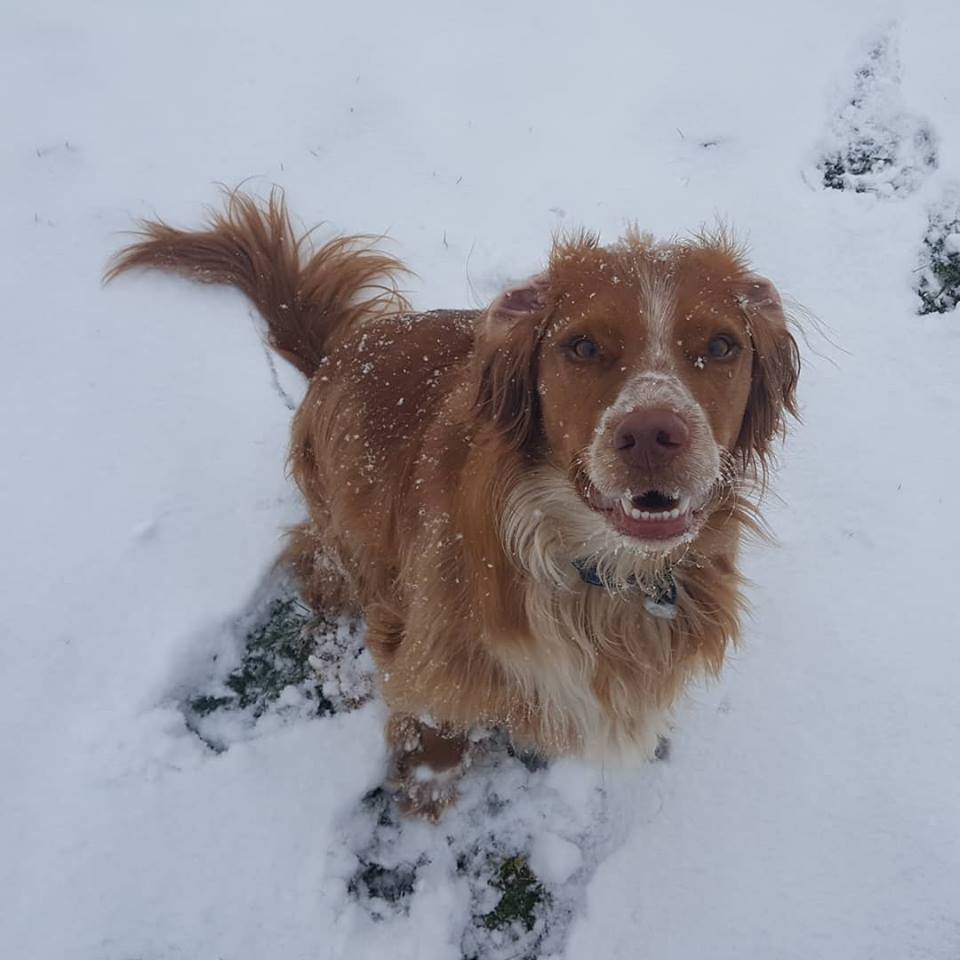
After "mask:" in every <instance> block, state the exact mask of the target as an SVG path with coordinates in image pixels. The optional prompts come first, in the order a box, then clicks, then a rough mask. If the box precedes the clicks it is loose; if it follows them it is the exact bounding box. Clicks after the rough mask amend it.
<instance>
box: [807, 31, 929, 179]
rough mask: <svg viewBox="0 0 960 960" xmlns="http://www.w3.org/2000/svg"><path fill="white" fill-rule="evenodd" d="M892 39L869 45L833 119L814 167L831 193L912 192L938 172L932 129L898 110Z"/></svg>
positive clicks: (898, 72) (899, 101)
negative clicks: (847, 92) (928, 175)
mask: <svg viewBox="0 0 960 960" xmlns="http://www.w3.org/2000/svg"><path fill="white" fill-rule="evenodd" d="M900 76H901V67H900V58H899V55H898V53H897V48H896V36H895V35H893V34H891V35H889V36H884V37H882V38H881V39H880V40H879V41H877V42H876V43H874V44H873V45H872V46H871V48H870V49H869V51H868V52H867V56H866V59H865V62H864V63H863V64H862V65H861V66H860V68H859V69H858V70H857V72H856V75H855V77H854V83H853V90H852V91H851V92H850V94H849V95H848V96H847V98H846V99H845V101H844V103H843V104H842V105H841V107H840V109H839V110H838V111H837V113H836V114H835V116H834V117H833V119H832V121H831V124H830V132H829V134H828V136H827V138H826V141H825V143H824V145H823V150H824V152H823V156H822V159H821V160H820V162H819V164H818V167H819V169H820V172H821V174H822V178H823V181H822V182H823V185H824V187H827V188H828V189H831V190H852V191H854V192H855V193H873V194H876V195H877V196H880V197H891V196H897V195H905V194H908V193H912V192H913V191H914V190H916V189H917V188H918V187H919V186H920V184H921V183H922V181H923V179H924V178H925V177H926V175H927V174H928V173H929V172H930V171H931V170H932V169H934V168H935V167H936V166H937V143H936V137H935V135H934V132H933V128H932V127H931V126H930V124H929V123H928V122H927V120H926V119H924V118H923V117H920V116H918V115H917V114H914V113H913V112H911V111H910V110H908V109H907V108H906V107H905V105H904V104H903V100H902V96H901V92H900Z"/></svg>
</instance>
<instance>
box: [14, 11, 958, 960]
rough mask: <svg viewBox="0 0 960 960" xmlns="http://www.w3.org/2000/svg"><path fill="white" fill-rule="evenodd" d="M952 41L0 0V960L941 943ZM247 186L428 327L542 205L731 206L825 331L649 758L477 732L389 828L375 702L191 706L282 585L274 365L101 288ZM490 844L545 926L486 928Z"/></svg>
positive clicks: (576, 218) (228, 310)
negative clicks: (742, 604) (492, 741)
mask: <svg viewBox="0 0 960 960" xmlns="http://www.w3.org/2000/svg"><path fill="white" fill-rule="evenodd" d="M958 34H960V4H957V3H955V2H952V0H910V2H907V0H903V2H900V3H896V2H890V0H844V2H841V3H826V2H822V0H820V2H809V3H803V4H793V5H785V4H771V3H765V2H762V0H732V2H730V3H725V4H719V3H707V2H705V0H697V2H695V3H693V4H680V5H673V6H671V5H668V4H658V5H651V4H639V3H635V2H626V0H621V2H600V3H591V4H587V3H573V2H570V0H550V2H546V0H533V2H530V3H525V4H512V3H505V2H503V0H491V2H486V3H479V2H473V3H469V2H463V0H446V2H443V3H440V2H420V3H414V4H397V3H389V2H386V0H374V2H371V3H367V4H354V5H352V6H351V5H348V4H318V3H308V2H306V0H300V2H286V0H279V2H273V3H269V4H267V3H263V2H248V0H234V2H231V3H216V2H214V3H208V4H197V3H189V2H185V0H171V2H167V3H163V4H136V3H129V2H127V3H125V2H120V0H102V2H96V3H93V2H86V3H82V2H81V3H67V2H65V0H29V2H28V0H6V2H5V3H4V4H3V5H2V7H0V89H2V90H3V94H2V108H0V119H2V130H3V137H2V144H0V177H2V183H3V201H2V204H0V210H2V216H0V293H2V297H0V302H2V304H3V311H4V316H3V321H2V323H3V326H2V331H3V333H2V344H3V346H2V350H0V450H2V451H3V456H2V457H0V533H2V540H0V583H2V584H3V601H2V603H0V778H2V779H0V782H2V787H0V957H3V958H4V960H61V958H78V960H174V958H176V960H207V958H210V960H213V958H223V960H263V958H277V960H281V958H282V960H315V958H325V957H350V958H367V957H381V956H391V957H399V958H411V960H414V958H415V960H447V958H450V960H459V958H470V957H474V956H476V957H481V958H485V960H486V958H500V960H502V958H507V957H513V958H523V957H535V956H556V957H561V956H562V957H569V958H590V960H597V958H615V957H622V958H630V960H637V958H651V960H704V958H711V960H712V958H730V960H753V958H757V960H768V958H797V960H811V958H817V960H821V958H830V960H859V958H865V960H866V958H870V960H907V958H922V960H941V958H942V960H957V958H958V957H960V693H958V691H960V633H958V626H957V612H956V610H957V575H958V562H957V559H956V549H955V544H956V542H957V539H958V536H960V522H958V515H960V489H958V486H957V484H956V477H957V476H958V474H960V452H958V450H960V447H958V443H957V439H958V436H960V430H958V423H960V420H958V415H960V381H958V376H957V369H958V365H960V311H958V310H956V309H955V310H953V311H952V312H947V313H943V314H940V313H936V312H934V313H928V314H925V315H920V314H919V313H918V311H919V309H920V307H921V301H920V299H919V297H918V295H917V292H916V288H917V286H918V283H919V282H920V280H918V278H922V277H927V280H928V281H929V280H930V277H929V275H928V273H929V267H928V266H927V267H926V271H927V272H925V263H924V261H923V259H922V258H923V256H924V253H923V251H924V249H927V248H925V247H924V246H923V243H922V241H923V238H924V236H925V235H926V234H927V232H928V229H930V225H931V224H937V223H947V224H949V223H954V224H956V221H957V217H956V213H957V211H956V208H955V204H956V197H957V196H960V194H958V193H957V188H956V182H957V181H960V73H958V68H957V63H956V57H957V36H958ZM864 158H866V159H864ZM244 178H252V179H250V180H248V183H247V186H248V188H249V189H251V190H254V191H266V190H267V189H268V188H269V186H270V185H271V184H273V183H277V184H280V185H282V186H283V187H284V188H285V189H286V190H287V194H288V199H289V201H290V204H291V206H292V208H293V209H294V211H295V212H296V213H297V214H299V215H300V216H301V217H302V218H303V219H304V220H305V221H306V222H307V223H308V224H312V223H313V222H315V221H318V220H325V221H326V223H327V226H326V227H325V228H324V229H326V230H328V231H330V232H333V231H335V230H346V231H369V232H379V231H386V232H388V233H389V235H390V237H391V238H392V247H391V249H392V250H393V252H396V253H397V254H398V255H400V256H402V257H403V258H405V259H406V260H407V261H408V262H409V263H410V265H411V266H412V267H413V269H414V270H415V271H416V272H417V274H418V279H417V280H416V281H415V282H414V283H413V285H412V286H413V289H412V291H411V293H412V296H413V299H414V301H415V303H416V304H417V305H418V306H422V307H432V306H457V305H465V304H472V303H478V302H483V301H484V300H486V299H487V298H489V297H490V296H491V294H492V293H493V292H495V291H496V290H497V289H498V288H499V287H500V285H501V284H502V283H504V282H505V281H507V280H508V279H511V278H515V277H519V276H524V275H527V274H529V273H530V272H531V271H532V270H534V269H535V268H536V267H537V266H538V265H539V264H541V263H542V259H543V257H544V255H545V253H546V250H547V248H548V244H549V240H550V236H551V233H552V232H553V231H554V230H556V229H557V228H558V227H563V226H567V225H581V224H582V225H585V226H589V227H592V228H596V229H599V230H600V231H602V232H603V234H604V236H605V237H607V238H613V237H614V236H616V235H617V233H618V232H619V231H620V229H621V228H622V226H623V225H624V223H625V222H626V221H627V220H631V219H636V220H637V221H639V223H640V224H641V226H642V227H644V228H645V229H649V230H652V231H654V232H656V233H658V234H661V235H669V234H672V233H676V232H684V231H688V230H691V229H693V228H696V227H697V226H698V225H699V224H700V223H701V222H703V221H711V220H713V218H715V217H717V216H720V217H723V218H725V219H727V220H729V221H730V222H731V223H733V224H734V225H735V226H736V227H737V228H738V230H739V231H740V232H741V233H742V234H743V235H745V236H746V237H747V238H748V239H749V241H750V245H751V249H752V251H753V259H754V262H755V264H756V266H757V268H758V269H760V270H761V271H762V272H764V273H766V274H768V275H769V276H771V277H772V278H773V279H774V280H775V281H776V282H777V283H778V284H779V285H780V287H781V288H782V289H783V290H784V291H785V292H786V293H787V294H788V295H789V296H791V297H792V298H794V300H796V301H797V302H798V303H799V304H802V305H803V307H805V308H806V310H807V311H808V312H809V314H812V315H815V316H816V317H817V318H819V322H818V323H815V322H813V320H812V318H809V317H808V318H807V320H806V330H807V335H808V344H807V347H806V349H805V361H806V365H805V369H804V373H803V378H802V381H801V393H802V400H803V412H804V424H803V426H802V427H801V428H798V429H796V430H795V431H794V434H793V436H792V437H791V439H790V442H789V444H788V445H787V447H786V450H785V454H784V457H783V465H782V469H781V470H780V472H779V475H778V477H777V480H776V482H775V485H774V487H775V490H776V492H777V493H778V494H779V496H780V498H781V499H780V500H777V499H773V498H772V499H771V500H770V502H769V504H768V506H767V516H768V518H769V520H770V522H771V525H772V526H773V528H774V529H775V531H776V533H777V534H778V536H779V541H780V542H779V545H778V546H776V547H770V546H764V547H761V546H756V547H753V548H752V549H751V550H750V552H749V554H748V557H747V567H748V572H749V573H750V575H751V576H752V578H753V580H754V586H753V588H752V599H753V604H754V615H753V617H752V620H751V622H750V624H749V627H748V630H747V636H746V642H745V644H744V646H743V649H742V651H741V652H740V653H739V654H738V655H737V656H736V657H735V658H734V659H733V660H732V662H731V663H730V666H729V668H728V669H727V671H726V672H725V674H724V676H723V678H722V680H721V681H720V682H718V683H716V684H714V685H711V686H710V687H709V688H704V689H700V690H697V691H695V692H694V693H693V695H692V696H691V697H690V698H689V700H688V701H687V702H686V703H685V704H684V705H683V706H682V707H681V709H679V710H678V711H677V715H676V729H675V734H674V737H673V742H672V749H671V752H670V755H669V758H668V759H666V760H665V761H663V762H659V763H656V764H652V765H650V766H649V767H648V768H646V769H642V770H638V771H633V772H628V773H625V772H617V771H610V770H608V771H597V770H593V769H590V768H587V767H583V766H580V765H578V764H575V763H560V764H555V765H553V766H552V767H550V768H548V769H529V768H528V767H527V766H525V765H524V764H523V763H521V762H520V760H519V759H516V758H512V757H510V756H508V755H507V754H506V753H505V752H504V750H503V749H502V747H500V746H497V745H494V746H492V747H491V748H490V751H489V754H488V759H487V760H486V761H484V763H482V764H481V765H480V768H479V769H477V770H476V771H475V772H474V775H473V776H472V777H471V779H470V780H469V781H468V785H467V792H466V796H465V797H464V801H463V803H462V805H461V806H460V808H459V809H458V810H457V811H456V812H455V813H454V814H453V815H452V816H451V817H450V818H449V819H448V820H446V821H444V823H442V824H441V825H440V826H439V827H430V826H427V825H424V824H397V823H396V822H395V821H394V820H393V819H392V818H391V816H390V815H389V813H388V812H385V811H384V810H383V808H382V805H381V803H380V799H379V798H378V796H377V794H376V793H371V792H370V791H372V790H373V788H375V787H376V786H377V784H378V782H379V778H380V776H381V773H382V769H383V763H384V757H383V748H382V745H381V724H382V719H383V712H382V709H381V708H380V707H379V706H378V704H377V703H376V702H375V701H368V702H366V703H365V704H364V705H362V706H360V707H359V708H357V709H346V708H343V709H338V710H337V711H336V712H335V713H333V715H329V716H323V717H317V716H315V713H316V711H315V709H312V708H311V705H310V703H309V702H308V701H306V700H305V699H304V695H303V691H302V690H298V689H294V688H290V689H288V690H286V691H285V692H284V693H283V694H282V695H281V697H280V698H279V700H277V701H276V702H275V703H274V704H272V705H271V706H270V707H269V708H268V709H266V710H265V712H263V714H262V716H260V718H259V719H258V720H255V719H254V718H253V715H252V713H251V710H250V709H248V710H247V711H245V712H244V711H239V710H238V711H233V712H231V711H230V710H221V711H220V712H219V714H218V715H217V716H213V717H207V718H205V719H202V721H201V720H198V719H197V718H196V717H195V716H193V715H192V713H191V709H190V707H189V704H190V703H191V702H192V701H191V698H192V697H196V696H197V695H199V694H209V693H210V692H211V691H216V690H217V689H221V690H222V689H223V683H224V679H225V677H227V675H228V672H229V670H231V669H234V668H236V666H237V664H238V663H239V662H240V660H239V658H240V657H241V651H240V649H239V645H238V644H239V641H240V640H241V639H242V637H243V635H244V630H245V629H247V627H249V625H250V623H252V622H255V621H256V618H257V616H258V614H259V612H260V611H261V609H262V608H263V606H264V604H265V603H266V602H267V601H268V600H269V598H270V596H272V595H273V593H276V592H277V591H279V590H280V589H281V588H280V586H279V585H277V584H274V583H272V582H271V581H270V579H269V570H270V567H271V564H272V562H273V560H274V558H275V556H276V554H277V551H278V549H279V536H280V532H281V530H282V528H283V527H284V525H286V524H289V523H291V522H293V521H294V520H296V519H297V518H298V517H299V516H300V514H301V507H300V504H299V502H298V499H297V495H296V492H295V490H294V489H293V488H292V486H291V484H290V483H289V482H288V480H287V479H286V478H285V476H284V469H283V468H284V455H285V446H286V436H287V429H288V424H289V420H290V416H291V410H290V398H293V400H295V399H296V397H297V396H298V395H299V392H300V391H301V389H302V386H301V385H300V384H299V383H298V380H297V376H296V374H295V373H293V372H292V371H291V370H289V369H286V368H284V367H283V365H282V364H280V363H278V364H277V368H276V373H275V374H274V372H273V370H272V367H271V365H270V364H269V362H268V359H267V357H266V355H265V353H264V350H263V348H262V346H261V343H260V339H259V336H258V332H257V328H256V326H255V324H254V322H253V321H252V319H251V315H250V311H249V309H248V307H247V305H246V304H245V302H244V301H243V300H242V298H241V297H240V296H239V295H238V294H236V293H234V292H232V291H225V290H220V289H211V288H201V287H197V286H192V285H189V284H187V283H184V282H181V281H178V280H176V279H172V278H169V277H163V276H157V275H143V276H136V277H134V276H129V277H125V278H123V280H121V281H118V282H116V283H114V284H112V285H111V286H110V287H107V288H103V287H102V286H101V284H100V275H101V272H102V269H103V267H104V264H105V262H106V260H107V258H108V256H109V254H110V253H111V252H112V251H113V250H114V249H115V248H116V247H117V245H118V244H119V243H121V242H122V237H121V236H120V234H119V232H120V231H123V230H126V229H129V228H130V226H131V224H132V221H133V219H134V218H136V217H138V216H145V215H152V214H159V215H161V216H163V217H164V218H166V219H169V220H171V221H174V222H176V223H181V224H184V225H189V224H194V223H196V222H197V221H198V219H199V217H200V216H201V213H202V207H203V205H204V204H206V203H215V202H216V201H217V191H216V187H215V185H214V184H215V182H223V183H226V184H230V185H233V184H236V183H238V182H239V181H241V180H243V179H244ZM825 184H826V185H827V186H833V187H843V188H844V189H828V188H826V186H825ZM951 204H953V205H954V206H953V207H951ZM951 229H952V228H951ZM944 244H945V246H944V249H945V250H947V251H948V252H949V250H950V249H952V247H951V245H953V247H955V248H956V250H957V251H958V252H960V238H958V237H957V234H956V233H952V234H950V235H949V236H947V238H946V240H945V241H944ZM340 629H341V636H347V634H346V633H345V632H344V631H345V630H346V627H345V625H342V624H341V625H340ZM215 656H216V660H214V657H215ZM218 684H219V687H218ZM254 712H256V711H254ZM210 724H213V725H214V726H215V727H216V730H215V735H213V734H210V730H209V726H210ZM210 743H213V744H214V745H215V746H216V747H217V749H216V750H214V749H212V748H211V746H210V745H209V744H210ZM364 798H365V799H364ZM511 864H512V865H513V866H512V867H511V866H510V865H511ZM511 869H513V870H514V873H515V874H516V873H520V874H522V877H521V879H522V883H521V886H523V885H524V884H525V885H526V886H525V889H526V890H527V891H528V892H529V891H530V890H535V891H536V897H534V898H533V899H534V900H535V901H536V903H535V907H533V908H531V909H532V911H533V912H532V913H530V914H529V916H528V919H529V920H530V922H531V924H532V927H531V929H529V930H528V929H527V927H526V925H525V924H524V922H522V921H521V922H518V923H515V924H514V925H513V926H512V927H511V926H505V927H502V928H497V924H496V923H494V922H493V921H491V920H489V918H490V917H491V916H493V911H495V910H496V909H497V908H498V902H499V898H500V896H501V887H498V886H497V884H498V883H503V882H506V881H505V880H504V877H505V876H506V874H505V872H504V871H507V872H509V870H511ZM383 877H387V878H388V880H389V881H390V882H391V883H392V884H393V885H394V888H393V889H392V890H391V891H388V892H389V893H390V895H389V896H386V895H384V891H383V889H382V886H383V884H382V883H381V882H380V881H381V880H382V878H383ZM378 878H379V879H378ZM484 918H487V920H485V919H484ZM491 927H492V928H493V929H490V928H491Z"/></svg>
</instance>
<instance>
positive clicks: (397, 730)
mask: <svg viewBox="0 0 960 960" xmlns="http://www.w3.org/2000/svg"><path fill="white" fill-rule="evenodd" d="M387 741H388V742H389V744H390V746H391V748H392V752H391V757H390V767H389V770H388V773H387V778H386V782H385V784H384V785H385V787H386V789H387V791H388V792H389V793H390V794H391V795H392V796H393V798H394V800H395V801H396V804H397V807H398V809H399V810H400V812H401V813H403V814H406V815H408V816H418V817H423V818H424V819H426V820H430V821H432V822H434V823H436V822H437V821H438V820H439V819H440V818H441V817H442V816H443V813H444V811H445V810H446V809H447V807H449V806H450V805H451V804H453V803H454V802H455V801H456V799H457V796H458V792H457V783H458V782H459V780H460V778H461V777H462V776H463V774H464V771H465V770H466V769H467V767H469V766H470V753H471V749H470V748H471V742H470V740H469V739H468V738H467V737H464V736H463V735H461V734H459V733H454V732H451V731H449V730H445V729H443V728H437V727H434V726H432V725H430V724H429V723H427V722H425V721H424V720H418V719H416V718H414V717H410V716H394V717H391V719H390V722H389V723H388V725H387Z"/></svg>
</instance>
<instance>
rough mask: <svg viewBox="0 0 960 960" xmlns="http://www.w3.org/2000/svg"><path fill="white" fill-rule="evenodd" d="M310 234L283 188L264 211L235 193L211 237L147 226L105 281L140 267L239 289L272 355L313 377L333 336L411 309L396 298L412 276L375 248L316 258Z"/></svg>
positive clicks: (334, 246) (363, 239)
mask: <svg viewBox="0 0 960 960" xmlns="http://www.w3.org/2000/svg"><path fill="white" fill-rule="evenodd" d="M310 232H311V231H307V232H306V233H304V234H301V235H300V236H298V235H297V234H296V233H295V231H294V229H293V226H292V224H291V223H290V217H289V215H288V213H287V208H286V204H285V203H284V199H283V193H282V191H281V190H280V189H279V188H275V189H274V190H273V191H272V192H271V194H270V198H269V200H267V201H266V202H261V201H258V200H256V199H254V198H253V197H250V196H248V195H247V194H244V193H241V192H239V191H231V192H228V193H227V198H226V204H225V207H224V210H223V212H219V211H213V212H211V213H210V215H209V218H208V222H207V225H206V229H202V230H177V229H176V228H174V227H170V226H168V225H167V224H165V223H162V222H160V221H156V220H146V221H143V222H142V223H141V225H140V231H139V233H140V237H141V239H140V240H138V241H137V242H136V243H133V244H131V245H130V246H129V247H126V248H125V249H123V250H121V251H120V252H119V253H118V254H117V255H116V257H114V259H113V261H112V262H111V264H110V266H109V267H108V269H107V272H106V277H105V279H106V280H108V281H109V280H112V279H113V278H114V277H116V276H117V275H118V274H120V273H123V272H124V271H125V270H130V269H131V268H133V267H160V268H162V269H166V270H175V271H178V272H180V273H183V274H186V275H187V276H189V277H192V278H193V279H195V280H201V281H204V282H206V283H224V284H231V285H233V286H235V287H239V288H240V289H241V290H242V291H243V292H244V293H245V294H246V295H247V296H248V297H249V298H250V300H251V301H252V302H253V304H254V305H255V306H256V308H257V310H258V311H259V312H260V313H261V314H262V316H263V318H264V320H266V322H267V331H268V333H267V336H268V339H269V342H270V345H271V346H272V347H273V348H274V349H275V350H276V351H277V353H279V354H280V355H281V356H283V357H285V358H286V359H287V360H289V361H290V363H292V364H293V365H294V366H295V367H296V368H297V369H298V370H300V371H302V372H303V373H304V375H306V376H307V377H312V376H313V374H314V372H315V371H316V369H317V367H318V366H319V365H320V361H321V360H322V359H323V356H324V353H325V351H326V345H327V343H328V341H329V339H330V337H331V335H332V334H333V333H335V332H336V331H338V330H342V329H344V328H345V327H347V326H352V325H353V324H354V323H357V322H359V321H361V320H362V319H363V318H365V317H368V316H370V315H374V314H382V313H387V312H391V313H392V312H398V313H399V312H404V311H406V310H409V307H408V305H407V303H406V301H405V300H404V298H403V296H402V295H401V294H400V292H399V290H398V288H397V278H398V277H399V276H401V275H402V274H404V273H407V272H408V271H407V270H406V268H405V267H404V266H403V264H401V263H400V262H399V261H398V260H395V259H394V258H393V257H391V256H388V255H387V254H384V253H381V252H379V251H378V250H376V249H375V247H374V243H375V241H376V239H377V238H374V237H367V236H345V237H337V238H336V239H334V240H331V241H329V242H328V243H325V244H324V245H323V246H322V247H320V248H319V249H318V250H316V251H314V250H313V249H312V248H311V246H310V243H309V238H310Z"/></svg>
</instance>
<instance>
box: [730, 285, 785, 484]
mask: <svg viewBox="0 0 960 960" xmlns="http://www.w3.org/2000/svg"><path fill="white" fill-rule="evenodd" d="M735 296H736V298H737V302H738V304H739V306H740V309H741V310H742V311H743V314H744V316H745V317H746V320H747V330H748V332H749V335H750V340H751V342H752V344H753V369H752V372H751V382H750V396H749V399H748V401H747V410H746V413H745V414H744V417H743V423H742V424H741V426H740V435H739V437H738V438H737V443H736V449H737V451H738V452H739V453H740V455H741V456H742V458H743V460H744V462H745V463H749V462H751V461H752V462H756V463H758V464H759V465H760V466H761V467H763V466H764V465H765V464H766V461H767V458H768V456H769V454H770V448H771V445H772V443H773V441H774V440H775V439H776V438H777V437H778V436H781V435H782V434H783V432H784V430H785V427H786V417H787V415H788V414H789V415H790V416H793V417H796V416H797V415H798V412H797V398H796V390H797V380H798V379H799V376H800V350H799V348H798V346H797V341H796V340H794V338H793V336H792V334H791V333H790V329H789V326H788V323H787V318H786V315H785V314H784V310H783V301H782V300H781V299H780V294H779V293H778V292H777V288H776V287H774V285H773V284H772V283H771V282H770V281H769V280H767V279H766V277H761V276H758V275H757V274H754V273H751V274H747V276H746V277H744V278H743V279H742V280H741V281H740V282H739V283H738V284H737V287H736V290H735Z"/></svg>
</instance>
